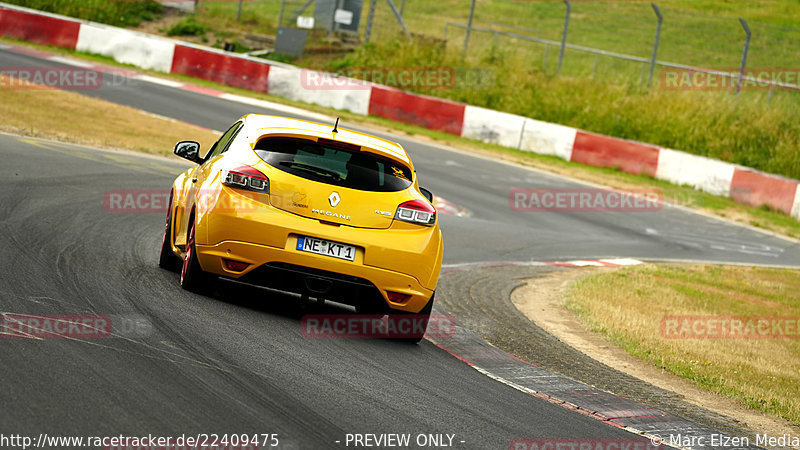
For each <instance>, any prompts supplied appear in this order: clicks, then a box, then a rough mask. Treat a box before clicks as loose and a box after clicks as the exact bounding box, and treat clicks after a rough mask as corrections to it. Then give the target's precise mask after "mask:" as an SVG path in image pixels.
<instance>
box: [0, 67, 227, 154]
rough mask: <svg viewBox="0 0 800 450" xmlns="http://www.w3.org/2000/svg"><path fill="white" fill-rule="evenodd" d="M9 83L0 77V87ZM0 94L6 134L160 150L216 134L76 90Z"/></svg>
mask: <svg viewBox="0 0 800 450" xmlns="http://www.w3.org/2000/svg"><path fill="white" fill-rule="evenodd" d="M0 77H2V76H0ZM9 84H10V83H4V82H3V81H2V80H1V79H0V86H8V85H9ZM0 95H1V96H2V99H3V101H2V102H0V131H6V132H9V133H16V134H21V135H25V136H34V137H41V138H46V139H54V140H59V141H62V142H70V143H75V144H85V145H91V146H96V147H105V148H124V149H128V150H136V151H142V152H146V153H154V154H163V155H167V154H171V153H172V148H173V147H174V146H175V142H177V141H179V140H183V139H191V140H195V141H198V142H200V144H201V145H203V148H209V147H210V146H211V144H213V143H214V142H215V141H216V140H217V139H218V135H217V134H216V133H214V132H212V131H211V130H206V129H204V128H200V127H196V126H194V125H190V124H186V123H183V122H179V121H175V120H172V119H166V118H160V117H156V116H153V115H150V114H147V113H145V112H143V111H140V110H138V109H135V108H130V107H127V106H121V105H117V104H114V103H111V102H107V101H105V100H99V99H95V98H91V97H87V96H84V95H80V94H78V93H75V92H65V91H59V90H56V89H2V90H0Z"/></svg>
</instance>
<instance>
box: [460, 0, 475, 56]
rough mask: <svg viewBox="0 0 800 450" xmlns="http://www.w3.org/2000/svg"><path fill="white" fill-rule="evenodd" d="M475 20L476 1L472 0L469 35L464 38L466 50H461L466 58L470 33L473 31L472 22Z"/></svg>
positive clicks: (468, 27)
mask: <svg viewBox="0 0 800 450" xmlns="http://www.w3.org/2000/svg"><path fill="white" fill-rule="evenodd" d="M474 18H475V0H472V4H471V5H470V7H469V20H468V21H467V33H466V35H465V36H464V49H463V50H461V56H462V57H463V56H466V54H467V45H469V33H470V31H472V20H473V19H474Z"/></svg>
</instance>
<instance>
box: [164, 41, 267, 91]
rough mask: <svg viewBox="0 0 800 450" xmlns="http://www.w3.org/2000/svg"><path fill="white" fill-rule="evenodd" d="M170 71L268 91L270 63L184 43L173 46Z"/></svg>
mask: <svg viewBox="0 0 800 450" xmlns="http://www.w3.org/2000/svg"><path fill="white" fill-rule="evenodd" d="M170 61H171V63H172V64H171V66H170V68H169V69H168V70H167V71H168V72H171V73H177V74H181V75H188V76H190V77H195V78H200V79H202V80H207V81H213V82H216V83H220V84H224V85H226V86H233V87H238V88H242V89H249V90H251V91H255V92H268V91H269V72H270V66H269V64H268V63H267V62H266V61H265V62H263V63H262V62H260V61H252V60H250V59H247V58H243V57H239V56H234V55H231V54H228V53H226V52H223V51H212V50H209V49H205V48H200V47H193V46H188V45H184V44H178V45H176V46H175V53H174V56H173V57H172V59H171V60H170Z"/></svg>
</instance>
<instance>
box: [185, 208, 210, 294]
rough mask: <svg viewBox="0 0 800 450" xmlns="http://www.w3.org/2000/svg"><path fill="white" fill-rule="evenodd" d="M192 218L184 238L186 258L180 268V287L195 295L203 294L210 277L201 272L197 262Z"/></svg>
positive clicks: (207, 287)
mask: <svg viewBox="0 0 800 450" xmlns="http://www.w3.org/2000/svg"><path fill="white" fill-rule="evenodd" d="M194 229H195V223H194V218H192V219H191V220H190V221H189V232H188V233H187V236H186V256H185V257H184V259H183V265H182V266H181V287H182V288H184V289H186V290H187V291H191V292H195V293H205V292H206V291H207V290H208V289H209V285H210V277H209V275H208V274H207V273H205V272H203V269H202V268H201V267H200V262H199V261H198V260H197V250H196V249H195V243H194Z"/></svg>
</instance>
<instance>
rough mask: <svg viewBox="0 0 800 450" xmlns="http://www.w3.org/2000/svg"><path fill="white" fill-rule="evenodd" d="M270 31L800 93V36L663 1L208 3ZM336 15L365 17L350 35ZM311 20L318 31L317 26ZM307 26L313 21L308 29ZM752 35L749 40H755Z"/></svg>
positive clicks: (594, 72) (591, 73)
mask: <svg viewBox="0 0 800 450" xmlns="http://www.w3.org/2000/svg"><path fill="white" fill-rule="evenodd" d="M199 5H200V7H204V8H205V7H208V8H217V9H219V8H227V9H228V10H229V12H228V14H230V15H233V14H237V15H239V16H241V17H242V20H250V21H258V22H261V23H264V26H263V29H264V30H265V32H272V31H274V30H275V29H277V25H278V22H279V20H280V23H281V25H282V26H284V27H298V26H306V27H308V26H313V27H314V28H316V29H318V30H319V29H327V30H328V31H330V32H346V33H349V34H351V35H352V36H356V37H357V38H358V39H360V42H362V43H363V42H366V41H375V42H380V41H387V40H397V39H413V38H415V37H416V38H419V37H425V38H426V41H425V42H427V43H431V42H433V43H437V42H438V43H440V44H441V45H442V46H443V47H444V48H446V49H447V51H448V52H456V53H461V54H463V58H464V59H467V60H473V61H482V60H484V59H486V58H487V55H491V54H492V53H493V52H497V51H498V49H502V52H503V57H504V58H506V59H510V58H513V59H515V60H516V61H524V62H525V63H526V64H528V65H529V67H530V68H537V69H540V70H542V71H544V72H546V73H550V74H560V75H569V76H585V77H591V78H594V79H600V80H607V81H612V82H619V83H629V84H639V85H651V86H653V87H655V88H662V89H670V90H681V89H685V90H717V91H731V92H733V93H736V92H739V91H757V92H758V94H754V95H762V96H763V97H764V98H765V99H766V100H767V101H772V100H773V98H774V97H776V96H781V95H795V94H796V93H798V92H800V79H798V78H799V77H800V64H798V61H800V46H798V45H797V44H798V42H800V28H791V27H779V26H774V25H767V24H763V23H759V22H757V21H744V20H737V18H732V17H721V16H719V15H711V14H701V13H693V12H686V11H682V10H678V9H673V8H672V7H663V6H659V5H658V4H657V3H653V4H651V3H646V2H638V1H636V2H634V1H619V2H613V1H609V2H586V1H576V0H572V1H565V0H539V1H519V0H495V1H492V2H476V1H473V0H437V1H431V0H244V2H243V4H242V6H241V9H239V8H238V6H239V2H238V1H237V0H228V1H209V0H200V1H199ZM331 6H333V8H338V9H344V10H350V11H355V14H356V17H353V18H351V21H352V22H353V23H354V26H351V27H349V28H348V27H346V26H344V25H342V24H341V23H339V22H337V21H336V20H334V17H333V16H332V15H331V14H328V15H327V16H326V15H324V14H320V10H330V9H331V8H330V7H331ZM310 19H314V24H313V25H310V22H309V21H310ZM304 21H305V22H304ZM748 36H749V37H748ZM798 98H800V97H798Z"/></svg>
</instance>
